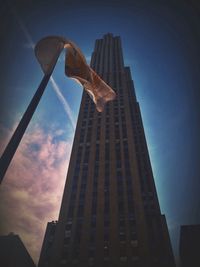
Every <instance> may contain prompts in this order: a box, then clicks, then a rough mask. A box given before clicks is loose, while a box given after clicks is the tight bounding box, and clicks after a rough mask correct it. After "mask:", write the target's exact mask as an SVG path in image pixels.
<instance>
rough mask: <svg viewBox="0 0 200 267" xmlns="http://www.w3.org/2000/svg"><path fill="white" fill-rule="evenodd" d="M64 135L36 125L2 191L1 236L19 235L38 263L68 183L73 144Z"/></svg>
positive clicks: (20, 148)
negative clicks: (47, 232)
mask: <svg viewBox="0 0 200 267" xmlns="http://www.w3.org/2000/svg"><path fill="white" fill-rule="evenodd" d="M3 132H4V136H5V133H6V130H5V129H4V131H3ZM61 135H63V130H62V129H57V130H55V131H54V132H52V131H50V132H48V133H47V132H45V131H44V130H43V129H42V128H41V127H40V126H38V125H35V126H33V127H32V128H31V129H30V130H29V131H28V132H27V133H26V134H25V135H24V137H23V140H22V143H21V144H20V146H19V148H18V150H17V152H16V154H15V156H14V158H13V161H12V162H11V164H10V167H9V169H8V171H7V173H6V177H5V179H4V181H3V183H2V184H1V188H0V214H1V227H0V234H8V233H9V232H14V233H16V234H19V236H20V237H21V239H22V241H23V242H24V244H25V246H26V248H27V249H28V251H29V253H30V254H31V256H32V257H33V259H34V261H35V262H37V261H38V257H39V253H40V249H41V245H42V241H43V236H44V232H45V228H46V224H47V222H48V221H52V220H56V219H57V218H58V212H59V209H60V203H61V198H62V194H63V188H64V183H65V180H66V174H67V168H68V163H69V156H70V152H71V145H72V141H65V140H63V138H62V139H61V138H59V137H60V136H61ZM3 143H5V141H4V142H3Z"/></svg>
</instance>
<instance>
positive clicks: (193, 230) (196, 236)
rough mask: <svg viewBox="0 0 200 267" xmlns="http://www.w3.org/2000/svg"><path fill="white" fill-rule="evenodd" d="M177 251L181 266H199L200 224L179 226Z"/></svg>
mask: <svg viewBox="0 0 200 267" xmlns="http://www.w3.org/2000/svg"><path fill="white" fill-rule="evenodd" d="M179 251H180V259H181V267H199V266H200V224H197V225H182V226H181V230H180V243H179Z"/></svg>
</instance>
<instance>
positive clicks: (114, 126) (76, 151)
mask: <svg viewBox="0 0 200 267" xmlns="http://www.w3.org/2000/svg"><path fill="white" fill-rule="evenodd" d="M91 67H92V68H93V69H94V70H95V71H96V72H97V73H98V74H99V75H100V77H102V78H103V80H104V81H105V82H106V83H108V84H109V85H110V86H111V87H112V88H113V89H114V90H115V91H116V94H117V98H116V99H115V100H114V101H111V102H109V103H108V104H107V105H106V107H105V110H104V111H103V112H102V113H99V112H97V111H96V109H95V105H94V104H93V102H92V100H91V99H90V97H89V96H88V95H87V94H86V93H85V92H84V93H83V96H82V101H81V106H80V111H79V116H78V122H77V127H76V132H75V138H74V143H73V148H72V153H71V159H70V164H69V169H68V175H67V180H66V185H65V189H64V194H63V199H62V204H61V210H60V215H59V220H58V223H57V225H56V231H55V237H54V242H53V245H52V251H51V257H50V262H51V266H52V267H58V266H70V267H71V266H80V267H85V266H87V267H88V266H94V267H100V266H109V267H117V266H140V267H173V266H175V264H174V258H173V253H172V249H171V244H170V239H169V234H168V229H167V225H166V220H165V216H164V215H162V214H161V211H160V207H159V202H158V197H157V193H156V188H155V184H154V178H153V174H152V169H151V164H150V159H149V154H148V149H147V144H146V140H145V134H144V129H143V124H142V119H141V113H140V108H139V104H138V102H137V99H136V95H135V89H134V85H133V81H132V78H131V73H130V68H129V67H125V66H124V62H123V54H122V47H121V41H120V37H118V36H116V37H114V36H113V35H112V34H110V33H109V34H106V35H104V37H103V39H99V40H96V43H95V49H94V52H93V54H92V58H91Z"/></svg>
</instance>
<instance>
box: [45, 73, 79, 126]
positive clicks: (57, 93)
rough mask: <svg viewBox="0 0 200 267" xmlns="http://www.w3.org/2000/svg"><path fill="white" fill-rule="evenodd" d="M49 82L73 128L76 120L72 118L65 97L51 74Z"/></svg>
mask: <svg viewBox="0 0 200 267" xmlns="http://www.w3.org/2000/svg"><path fill="white" fill-rule="evenodd" d="M50 82H51V85H52V87H53V89H54V91H55V92H56V95H57V97H58V99H59V100H60V102H61V103H62V105H63V108H64V110H65V112H66V113H67V115H68V117H69V120H70V122H71V125H72V127H73V130H75V127H76V122H75V120H74V117H73V114H72V110H71V108H70V106H69V104H68V102H67V101H66V99H65V98H64V96H63V94H62V93H61V91H60V88H59V86H58V84H57V83H56V82H55V80H54V78H53V76H51V78H50Z"/></svg>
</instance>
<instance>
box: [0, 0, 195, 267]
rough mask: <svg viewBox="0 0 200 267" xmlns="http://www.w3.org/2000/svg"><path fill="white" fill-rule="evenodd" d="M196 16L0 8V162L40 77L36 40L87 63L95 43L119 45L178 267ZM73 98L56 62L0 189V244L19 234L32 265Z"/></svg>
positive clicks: (59, 182) (179, 10) (190, 204)
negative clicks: (111, 39) (55, 39)
mask: <svg viewBox="0 0 200 267" xmlns="http://www.w3.org/2000/svg"><path fill="white" fill-rule="evenodd" d="M83 2H84V3H83ZM199 15H200V7H199V5H198V4H197V2H195V1H194V0H191V1H184V0H182V1H179V0H176V1H175V0H168V1H164V0H152V1H147V0H140V1H139V0H138V1H136V0H135V1H134V0H132V1H128V0H123V1H114V0H113V1H111V0H108V1H106V2H105V3H104V1H101V2H98V1H89V0H88V1H82V2H80V1H76V0H74V1H66V0H59V1H52V0H49V1H46V0H43V1H34V0H26V1H25V0H21V1H17V0H13V1H4V2H3V3H1V6H0V17H1V21H0V23H1V28H0V38H1V43H0V48H1V49H0V66H1V71H0V81H1V88H0V92H1V97H0V108H1V112H0V153H2V152H3V150H4V148H5V146H6V144H7V142H8V140H9V138H10V136H11V135H12V133H13V131H14V129H15V128H16V126H17V124H18V122H19V121H20V118H21V117H22V115H23V112H24V111H25V109H26V107H27V105H28V103H29V102H30V100H31V98H32V96H33V94H34V92H35V91H36V89H37V87H38V85H39V83H40V81H41V79H42V77H43V74H42V71H41V68H40V66H39V64H38V62H37V60H36V58H35V55H34V51H33V48H34V45H35V44H36V43H37V42H38V41H39V40H40V39H41V38H43V37H45V36H48V35H59V36H64V37H66V38H68V39H70V40H72V41H73V42H75V43H76V44H77V45H78V46H79V47H80V49H81V50H82V52H83V53H84V55H85V57H86V59H87V62H88V63H89V62H90V57H91V53H92V51H93V49H94V42H95V40H96V39H98V38H102V36H103V35H104V34H106V33H108V32H111V33H113V34H114V35H119V36H121V40H122V47H123V54H124V62H125V65H126V66H130V67H131V73H132V77H133V81H134V85H135V90H136V95H137V99H138V101H139V103H140V108H141V113H142V118H143V124H144V129H145V134H146V139H147V143H148V147H149V153H150V158H151V163H152V168H153V173H154V177H155V183H156V188H157V192H158V197H159V202H160V206H161V211H162V213H163V214H165V215H166V219H167V223H168V228H169V232H170V237H171V241H172V245H173V250H174V253H175V256H176V258H177V261H178V242H179V231H180V225H183V224H197V223H198V224H199V223H200V197H199V189H200V179H199V178H200V177H199V166H200V156H199V151H200V141H199V136H200V125H199V121H200V108H199V105H200V96H199V84H200V63H199V62H200V51H199V45H200V32H199V28H200V16H199ZM81 95H82V87H81V86H80V85H79V84H77V83H76V82H75V81H74V80H71V79H69V78H67V77H66V76H65V75H64V53H62V54H61V56H60V57H59V60H58V62H57V65H56V68H55V70H54V73H53V76H52V78H51V81H50V82H49V84H48V86H47V88H46V91H45V93H44V95H43V97H42V99H41V101H40V103H39V106H38V108H37V110H36V112H35V114H34V116H33V119H32V121H31V123H30V125H29V127H28V129H27V131H26V133H25V135H24V137H23V139H22V141H21V143H20V146H19V148H18V150H17V152H16V154H15V156H14V158H13V160H12V162H11V164H10V167H9V169H8V171H7V173H6V176H5V179H4V181H3V182H2V184H1V186H0V216H1V225H0V234H8V233H10V232H14V233H16V234H19V235H20V237H21V239H22V241H23V242H24V244H25V246H26V247H27V249H28V251H29V253H30V254H31V256H32V257H33V259H34V261H35V262H36V263H37V261H38V257H39V253H40V248H41V245H42V241H43V236H44V232H45V228H46V224H47V222H48V221H52V220H56V219H57V218H58V214H59V208H60V203H61V199H62V193H63V188H64V183H65V179H66V173H67V168H68V163H69V159H70V152H71V147H72V143H73V137H74V130H75V126H76V121H77V116H78V111H79V107H80V101H81Z"/></svg>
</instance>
